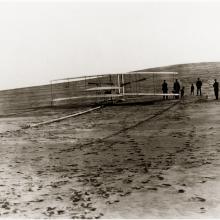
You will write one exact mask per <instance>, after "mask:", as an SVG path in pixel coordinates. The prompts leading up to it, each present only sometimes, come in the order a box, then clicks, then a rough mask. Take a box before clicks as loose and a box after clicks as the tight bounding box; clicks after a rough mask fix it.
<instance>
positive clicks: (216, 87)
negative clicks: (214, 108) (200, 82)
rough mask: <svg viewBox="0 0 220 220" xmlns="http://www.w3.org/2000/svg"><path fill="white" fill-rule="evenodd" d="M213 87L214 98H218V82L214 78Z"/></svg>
mask: <svg viewBox="0 0 220 220" xmlns="http://www.w3.org/2000/svg"><path fill="white" fill-rule="evenodd" d="M213 87H214V93H215V98H216V100H218V92H219V84H218V82H217V80H216V79H215V82H214V84H213Z"/></svg>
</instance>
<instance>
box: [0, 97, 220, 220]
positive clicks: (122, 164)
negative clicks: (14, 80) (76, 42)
mask: <svg viewBox="0 0 220 220" xmlns="http://www.w3.org/2000/svg"><path fill="white" fill-rule="evenodd" d="M86 109H87V108H86V107H84V108H82V109H80V108H76V109H38V110H36V111H30V112H26V113H22V112H21V113H20V114H17V115H11V116H9V115H8V116H7V117H4V116H1V118H0V121H1V127H0V132H1V134H0V137H1V145H0V154H1V156H2V157H1V160H0V173H1V182H0V193H1V198H0V207H1V208H0V215H1V217H5V218H6V217H10V218H18V217H21V218H73V219H74V218H87V219H89V218H213V217H215V218H218V217H220V213H219V211H218V210H219V209H220V207H219V204H220V191H219V189H218V188H219V187H218V186H219V181H220V175H219V174H220V171H219V166H220V157H219V152H220V136H219V131H220V123H219V121H220V119H219V117H218V113H219V112H220V103H219V102H217V101H214V100H206V99H199V98H197V97H193V98H188V99H186V100H181V101H179V100H168V101H160V102H155V103H151V104H142V105H130V106H129V105H120V106H107V107H105V108H102V109H101V110H97V111H93V112H91V113H88V114H85V115H81V116H78V117H75V118H69V119H66V120H63V121H60V122H57V123H51V124H48V125H42V126H39V127H36V128H28V129H21V128H22V127H24V126H25V125H27V124H32V123H37V122H41V121H45V120H50V119H54V118H57V117H62V116H64V115H68V114H72V113H75V112H79V111H82V110H86Z"/></svg>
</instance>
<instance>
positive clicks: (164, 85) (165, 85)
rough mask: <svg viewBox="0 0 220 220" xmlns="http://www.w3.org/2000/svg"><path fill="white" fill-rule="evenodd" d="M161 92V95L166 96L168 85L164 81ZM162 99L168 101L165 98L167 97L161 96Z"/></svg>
mask: <svg viewBox="0 0 220 220" xmlns="http://www.w3.org/2000/svg"><path fill="white" fill-rule="evenodd" d="M162 91H163V94H167V93H168V85H167V82H166V80H164V81H163V84H162ZM163 99H168V96H167V95H164V96H163Z"/></svg>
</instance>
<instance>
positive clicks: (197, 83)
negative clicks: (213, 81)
mask: <svg viewBox="0 0 220 220" xmlns="http://www.w3.org/2000/svg"><path fill="white" fill-rule="evenodd" d="M196 87H197V95H199V93H200V96H201V95H202V81H201V80H200V78H198V79H197V82H196Z"/></svg>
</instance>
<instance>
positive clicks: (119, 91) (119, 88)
mask: <svg viewBox="0 0 220 220" xmlns="http://www.w3.org/2000/svg"><path fill="white" fill-rule="evenodd" d="M118 93H119V94H120V93H121V85H120V75H119V74H118Z"/></svg>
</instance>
